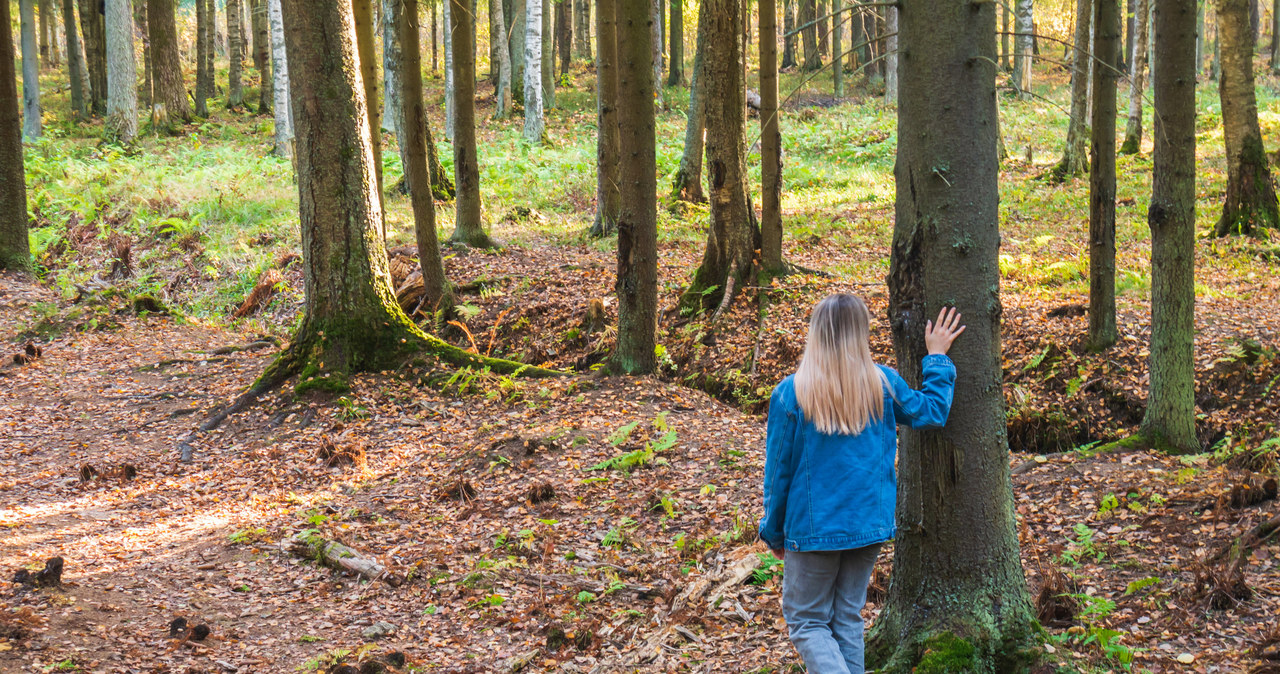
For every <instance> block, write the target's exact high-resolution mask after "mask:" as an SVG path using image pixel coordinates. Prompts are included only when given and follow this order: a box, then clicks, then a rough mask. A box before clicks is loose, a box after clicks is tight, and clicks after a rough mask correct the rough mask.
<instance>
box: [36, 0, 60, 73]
mask: <svg viewBox="0 0 1280 674" xmlns="http://www.w3.org/2000/svg"><path fill="white" fill-rule="evenodd" d="M52 19H53V3H52V2H50V0H40V62H41V63H44V64H46V66H47V67H50V68H52V67H55V65H56V64H55V63H54V62H53V56H54V55H56V54H57V53H58V43H57V41H56V38H55V37H54V24H53V23H52V22H51V21H52Z"/></svg>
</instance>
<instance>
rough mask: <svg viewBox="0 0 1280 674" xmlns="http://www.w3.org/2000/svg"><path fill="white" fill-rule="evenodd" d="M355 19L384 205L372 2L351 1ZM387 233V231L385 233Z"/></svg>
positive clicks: (376, 174) (377, 178)
mask: <svg viewBox="0 0 1280 674" xmlns="http://www.w3.org/2000/svg"><path fill="white" fill-rule="evenodd" d="M351 8H352V12H353V14H354V15H355V18H356V56H357V58H358V59H359V63H360V81H361V82H362V83H363V85H364V101H365V114H366V115H367V116H368V117H369V134H370V142H371V143H372V144H373V176H374V179H375V183H376V184H377V186H378V192H377V194H378V201H379V202H380V203H381V202H382V197H383V190H382V105H381V104H380V103H379V102H378V58H377V54H376V52H375V50H374V41H373V36H374V33H375V32H376V31H375V30H374V18H373V0H352V2H351ZM384 233H385V232H384Z"/></svg>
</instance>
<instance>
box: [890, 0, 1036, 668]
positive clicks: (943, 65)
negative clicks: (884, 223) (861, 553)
mask: <svg viewBox="0 0 1280 674" xmlns="http://www.w3.org/2000/svg"><path fill="white" fill-rule="evenodd" d="M995 12H996V5H994V4H982V5H971V4H964V3H933V2H928V1H927V0H904V2H902V3H901V5H900V6H899V16H898V30H899V32H900V35H901V37H900V43H901V44H909V45H918V47H916V48H914V49H912V50H911V52H910V57H909V58H903V59H901V60H900V61H899V76H900V78H901V88H900V93H899V95H900V99H901V105H900V106H899V117H898V131H899V132H898V138H899V144H898V160H897V164H896V167H895V169H894V176H895V179H896V183H897V201H896V223H895V227H894V236H893V246H892V250H891V262H890V271H889V318H890V322H891V326H892V329H893V341H894V348H895V351H896V353H897V359H898V366H899V369H900V370H901V372H902V374H903V375H904V377H906V379H907V381H909V382H912V383H914V384H916V385H918V384H919V382H920V380H921V358H922V357H923V356H924V355H925V353H926V349H925V346H924V340H923V334H924V328H925V322H926V320H928V319H930V318H932V317H934V316H936V315H937V314H938V311H939V310H940V309H941V308H942V307H947V306H954V307H956V308H958V309H959V311H960V312H961V314H962V315H963V316H964V322H965V324H966V325H967V326H968V330H967V331H966V332H965V334H964V336H963V337H961V338H960V339H959V340H958V341H957V342H956V343H955V345H954V347H953V348H952V357H953V359H954V360H955V362H956V363H958V364H959V368H958V376H957V380H956V390H955V398H954V403H953V404H952V408H951V415H950V418H949V421H948V422H947V426H946V428H944V429H941V430H920V431H916V430H906V429H904V430H903V431H902V432H901V434H900V437H901V451H900V453H899V455H898V456H899V468H900V470H901V477H900V479H899V482H898V499H897V508H898V509H897V522H898V535H897V538H896V539H895V543H894V559H893V574H892V576H891V581H890V586H889V594H888V598H887V599H886V601H885V605H884V610H883V611H882V612H881V614H880V617H879V619H878V620H877V621H876V623H875V625H874V626H873V629H872V632H871V635H870V639H869V644H868V652H867V661H868V665H870V666H874V667H879V668H883V671H887V672H911V671H917V672H920V671H947V670H946V669H945V668H941V669H940V668H939V667H941V666H942V665H945V664H946V663H947V662H952V664H954V663H963V666H961V667H959V668H958V669H954V671H965V672H991V673H995V672H1000V673H1002V674H1003V673H1005V672H1017V671H1021V670H1022V669H1024V668H1025V667H1026V662H1025V659H1026V648H1027V646H1028V644H1029V643H1030V638H1031V637H1032V635H1033V634H1034V633H1035V630H1036V629H1037V628H1036V622H1035V619H1034V617H1033V615H1032V611H1031V605H1030V601H1029V599H1028V596H1027V591H1026V580H1025V577H1024V574H1023V569H1022V562H1021V559H1020V557H1019V551H1018V537H1017V531H1016V522H1015V517H1014V508H1013V490H1012V486H1011V484H1010V475H1009V458H1008V442H1007V438H1006V430H1005V414H1004V399H1003V394H1002V393H1001V389H1000V380H1001V359H1000V353H1001V352H1000V316H1001V311H1002V308H1001V304H1000V296H999V292H1000V290H999V289H1000V278H999V265H998V260H997V257H998V252H999V240H1000V233H999V208H998V204H999V191H998V185H997V179H998V169H999V162H998V158H997V151H996V135H997V130H996V127H997V119H996V115H997V112H996V88H995V75H996V69H997V64H996V62H995V52H996V42H995V21H996V14H995ZM948 635H950V636H948ZM917 667H919V668H917Z"/></svg>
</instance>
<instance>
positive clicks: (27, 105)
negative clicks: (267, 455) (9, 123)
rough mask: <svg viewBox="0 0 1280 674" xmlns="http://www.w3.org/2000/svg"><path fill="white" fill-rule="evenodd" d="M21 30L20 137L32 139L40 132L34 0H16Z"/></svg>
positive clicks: (38, 71) (38, 62)
mask: <svg viewBox="0 0 1280 674" xmlns="http://www.w3.org/2000/svg"><path fill="white" fill-rule="evenodd" d="M18 21H19V24H20V30H21V31H22V137H23V138H24V139H26V140H28V141H33V140H35V139H37V138H39V137H40V135H41V132H42V122H43V120H41V118H40V117H41V111H40V56H39V54H37V50H38V49H39V47H38V46H37V45H36V14H35V0H18Z"/></svg>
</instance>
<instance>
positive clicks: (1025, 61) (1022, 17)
mask: <svg viewBox="0 0 1280 674" xmlns="http://www.w3.org/2000/svg"><path fill="white" fill-rule="evenodd" d="M1031 3H1032V0H1016V4H1015V5H1014V14H1015V15H1016V17H1015V27H1014V30H1015V31H1016V32H1017V33H1018V35H1017V38H1016V39H1015V40H1014V51H1015V52H1016V53H1015V54H1014V58H1013V86H1014V87H1015V88H1017V90H1018V96H1019V97H1020V98H1028V97H1030V94H1031V57H1032V52H1033V51H1034V49H1035V42H1034V40H1035V35H1034V33H1035V29H1036V28H1035V17H1034V15H1033V11H1032V10H1033V8H1032V5H1031Z"/></svg>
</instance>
